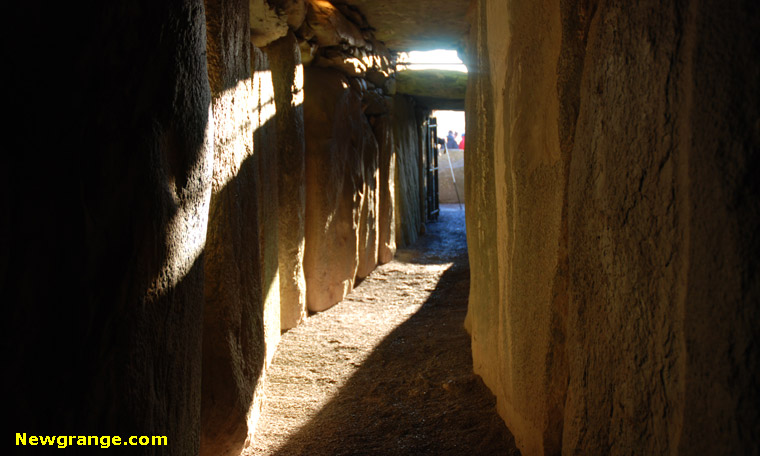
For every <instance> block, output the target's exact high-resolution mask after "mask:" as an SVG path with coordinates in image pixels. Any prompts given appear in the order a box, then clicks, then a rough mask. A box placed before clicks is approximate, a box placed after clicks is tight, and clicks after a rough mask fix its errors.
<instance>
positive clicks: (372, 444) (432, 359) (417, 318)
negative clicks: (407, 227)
mask: <svg viewBox="0 0 760 456" xmlns="http://www.w3.org/2000/svg"><path fill="white" fill-rule="evenodd" d="M427 226H428V232H427V234H426V235H425V236H422V237H421V238H420V240H419V241H418V242H417V243H416V244H415V245H414V246H413V247H412V248H410V249H404V250H399V251H398V252H397V255H396V259H395V260H393V261H392V262H390V263H388V264H385V265H383V266H380V267H378V268H377V269H376V270H375V271H374V272H373V273H372V274H371V275H370V276H369V277H368V278H367V279H365V280H364V281H363V282H362V283H361V284H360V285H359V286H358V287H356V288H355V289H354V290H353V291H352V292H351V293H350V294H349V295H348V297H347V298H346V299H345V300H344V301H343V302H341V303H340V304H338V305H336V306H334V307H333V308H331V309H329V310H327V311H325V312H322V313H318V314H316V315H313V316H311V317H310V318H308V319H307V321H306V322H305V323H304V324H302V325H300V326H298V327H296V328H294V329H292V330H290V331H288V332H287V333H286V334H284V335H283V337H282V340H281V342H280V344H279V346H278V348H277V352H276V354H275V357H274V359H273V361H272V366H271V367H270V368H269V373H268V378H267V381H266V386H265V393H264V397H265V405H264V410H263V412H262V416H261V418H260V419H259V422H258V426H257V430H256V438H255V441H254V442H251V443H250V446H249V447H248V448H247V449H246V451H245V452H244V454H245V455H283V456H284V455H300V454H303V455H338V454H345V455H358V454H377V455H381V454H382V455H419V454H431V455H433V454H435V455H449V454H451V455H457V454H468V455H469V454H482V455H492V454H493V455H495V454H500V455H502V454H507V455H508V454H519V452H518V451H517V450H516V448H515V444H514V438H513V437H512V435H511V434H510V433H509V431H508V430H507V428H506V426H505V425H504V423H503V421H502V420H501V419H500V418H499V417H498V415H497V414H496V410H495V399H494V397H493V395H492V394H491V392H490V391H488V389H487V388H486V387H485V386H484V385H483V383H482V382H481V380H480V379H479V377H477V376H475V375H474V374H473V373H472V359H471V355H470V341H469V337H468V335H467V333H466V332H465V330H464V328H463V321H464V317H465V313H466V309H467V296H468V288H469V267H468V262H467V250H466V240H465V225H464V212H463V211H460V210H459V208H458V207H457V206H456V205H443V206H442V210H441V215H440V218H439V220H438V221H437V222H434V223H429V224H428V225H427Z"/></svg>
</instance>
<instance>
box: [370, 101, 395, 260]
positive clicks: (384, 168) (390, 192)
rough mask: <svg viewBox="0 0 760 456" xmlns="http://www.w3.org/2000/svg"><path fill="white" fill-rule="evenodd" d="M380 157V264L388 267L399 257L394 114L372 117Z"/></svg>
mask: <svg viewBox="0 0 760 456" xmlns="http://www.w3.org/2000/svg"><path fill="white" fill-rule="evenodd" d="M370 123H371V124H372V129H373V130H374V132H375V138H376V139H377V145H378V148H379V155H378V172H379V179H380V185H379V187H378V193H379V194H378V198H379V202H378V213H379V215H378V228H377V230H378V241H377V243H378V247H377V249H378V250H377V261H378V263H380V264H385V263H387V262H389V261H391V260H392V259H393V256H394V255H395V254H396V210H395V205H394V201H395V198H396V195H395V193H396V150H395V141H394V139H393V138H394V136H393V123H392V121H391V117H390V115H382V116H377V117H371V118H370Z"/></svg>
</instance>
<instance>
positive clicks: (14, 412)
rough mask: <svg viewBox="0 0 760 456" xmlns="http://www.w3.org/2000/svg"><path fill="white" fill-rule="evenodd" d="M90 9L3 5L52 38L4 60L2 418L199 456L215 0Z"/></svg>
mask: <svg viewBox="0 0 760 456" xmlns="http://www.w3.org/2000/svg"><path fill="white" fill-rule="evenodd" d="M91 6H92V5H89V4H83V5H54V4H50V5H45V6H44V7H43V6H40V5H32V4H24V5H19V7H18V8H13V9H12V10H11V11H10V12H9V16H8V20H9V24H8V32H9V33H10V34H11V35H13V36H22V35H23V34H24V33H25V32H24V30H28V29H29V27H41V28H42V29H44V30H46V31H47V32H46V33H50V34H51V36H55V37H56V38H55V39H53V40H26V41H25V42H24V43H19V45H18V46H13V48H12V49H9V52H8V54H7V55H6V57H7V58H8V64H9V65H10V66H12V67H13V68H15V70H14V71H13V72H12V74H10V78H11V81H10V82H9V84H10V86H12V87H13V90H11V91H9V94H8V97H7V100H8V102H9V106H8V108H9V109H10V110H11V111H12V112H14V113H15V114H14V116H11V117H12V118H11V120H10V124H9V125H7V128H8V132H9V133H8V135H7V140H8V142H7V144H6V145H7V147H8V149H7V150H8V151H13V153H8V154H6V153H4V154H2V155H3V158H2V165H1V166H0V169H2V171H1V172H2V177H3V178H2V184H0V185H2V191H1V192H0V193H2V195H3V196H2V199H0V201H1V202H2V206H1V207H0V211H2V214H3V215H2V219H3V221H2V224H0V226H1V227H2V232H1V235H2V237H1V239H2V252H3V253H2V254H1V255H0V257H2V259H1V260H0V266H1V267H0V290H2V301H3V303H4V304H5V305H6V310H7V313H8V314H7V318H6V319H5V327H6V329H5V330H4V331H3V337H4V338H5V339H4V342H3V346H4V351H5V356H6V360H7V364H6V365H5V369H6V372H8V373H9V375H7V376H6V379H5V381H4V383H5V386H6V388H7V390H6V391H7V393H8V402H9V407H8V408H7V414H8V416H9V417H12V418H11V419H12V421H13V423H14V424H13V427H14V429H16V430H14V431H13V432H14V433H16V432H19V433H26V434H27V435H121V436H126V435H163V436H167V439H168V442H169V445H168V446H166V447H145V448H143V450H142V452H143V454H164V455H178V456H179V455H188V454H197V453H198V450H199V435H200V408H201V357H202V356H201V353H202V347H201V332H202V329H203V320H202V316H203V311H202V309H203V306H204V294H203V289H204V277H205V274H204V263H205V261H204V257H205V244H206V231H207V224H208V218H209V200H210V196H211V183H212V181H211V178H212V163H213V138H214V131H213V125H214V122H213V119H212V117H211V115H212V112H211V110H210V101H211V92H210V89H209V80H208V77H207V72H206V67H207V60H206V30H205V27H206V26H205V22H206V18H205V16H204V14H203V2H202V1H196V0H180V1H174V2H171V3H169V2H153V1H140V0H138V1H136V2H130V3H129V4H128V5H127V4H110V3H109V4H101V5H100V6H99V7H98V8H91ZM62 18H66V19H65V20H62ZM52 81H55V82H54V83H53V82H52ZM10 132H12V133H10ZM111 449H113V448H111ZM105 451H108V450H105ZM10 452H21V453H27V452H28V453H27V454H31V453H36V452H37V451H35V448H34V447H27V448H25V449H22V448H20V447H19V448H17V449H16V450H10ZM75 452H76V451H75Z"/></svg>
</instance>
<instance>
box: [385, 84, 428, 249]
mask: <svg viewBox="0 0 760 456" xmlns="http://www.w3.org/2000/svg"><path fill="white" fill-rule="evenodd" d="M391 121H392V122H393V141H394V144H395V150H396V193H395V204H396V245H397V246H399V247H404V246H407V245H411V244H413V243H414V242H415V241H416V240H417V236H419V234H420V230H421V229H422V226H423V225H424V223H425V218H424V217H425V214H424V210H423V208H422V206H421V204H420V197H419V195H420V192H421V190H420V189H421V188H422V184H421V182H420V172H421V171H420V166H421V160H422V157H421V155H420V146H419V143H420V142H419V141H420V140H419V127H418V125H417V118H416V114H415V109H414V102H413V101H412V100H411V99H410V98H408V97H405V96H404V95H396V96H395V97H393V111H392V113H391Z"/></svg>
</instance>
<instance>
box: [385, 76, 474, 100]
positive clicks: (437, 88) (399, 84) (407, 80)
mask: <svg viewBox="0 0 760 456" xmlns="http://www.w3.org/2000/svg"><path fill="white" fill-rule="evenodd" d="M466 89H467V73H463V72H461V71H451V70H405V71H399V72H398V73H396V92H397V93H403V94H406V95H412V96H414V97H415V98H419V99H421V100H424V104H425V106H426V107H427V108H428V109H455V110H456V109H459V110H461V109H463V108H464V98H465V92H466Z"/></svg>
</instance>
